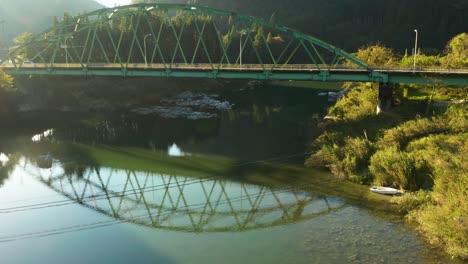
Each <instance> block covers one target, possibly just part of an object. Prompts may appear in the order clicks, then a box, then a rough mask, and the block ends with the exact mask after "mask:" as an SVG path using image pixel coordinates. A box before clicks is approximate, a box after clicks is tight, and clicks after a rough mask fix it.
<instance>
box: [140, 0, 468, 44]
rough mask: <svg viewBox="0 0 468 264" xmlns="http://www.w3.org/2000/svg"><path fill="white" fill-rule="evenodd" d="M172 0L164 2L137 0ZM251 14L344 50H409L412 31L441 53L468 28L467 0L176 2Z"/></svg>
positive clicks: (198, 0) (207, 0) (183, 0)
mask: <svg viewBox="0 0 468 264" xmlns="http://www.w3.org/2000/svg"><path fill="white" fill-rule="evenodd" d="M133 2H134V3H137V2H151V3H152V2H161V3H163V2H168V1H165V0H133ZM171 2H174V3H187V2H190V3H194V4H199V5H204V6H209V7H213V8H220V9H225V10H232V11H235V12H239V13H242V14H248V15H253V16H256V17H260V18H263V19H266V20H270V19H272V20H273V21H275V22H276V23H278V24H281V25H285V26H289V27H292V28H295V29H298V30H300V31H302V32H305V33H308V34H311V35H313V36H315V37H318V38H320V39H323V40H325V41H328V42H330V43H331V44H333V45H335V46H337V47H340V48H342V49H344V50H357V49H358V48H359V47H362V46H364V45H367V44H368V43H377V42H378V43H381V44H383V45H385V46H389V47H392V48H393V49H395V50H397V51H398V52H400V53H404V51H405V49H408V52H411V47H412V46H413V45H414V44H413V43H414V32H413V30H414V29H418V31H419V32H420V43H421V48H422V51H423V52H425V53H438V52H440V51H442V50H443V49H444V48H445V43H446V40H447V39H450V38H451V37H453V36H455V35H457V34H459V33H461V32H463V31H466V29H467V28H468V17H467V16H466V14H468V1H466V0H447V1H440V0H414V1H407V0H361V1H355V0H338V1H329V0H290V1H284V0H270V1H264V0H236V1H232V0H174V1H171Z"/></svg>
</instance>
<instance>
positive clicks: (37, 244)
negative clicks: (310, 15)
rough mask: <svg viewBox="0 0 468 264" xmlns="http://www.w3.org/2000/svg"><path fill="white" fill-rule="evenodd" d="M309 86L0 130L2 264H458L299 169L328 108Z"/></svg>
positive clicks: (384, 205)
mask: <svg viewBox="0 0 468 264" xmlns="http://www.w3.org/2000/svg"><path fill="white" fill-rule="evenodd" d="M317 93H318V92H317V91H316V90H286V89H280V88H274V87H269V88H263V89H257V90H246V91H245V90H244V91H236V92H226V93H225V94H224V95H223V100H228V101H229V102H231V103H233V104H234V107H233V109H232V110H230V111H221V112H219V111H218V112H216V114H217V115H218V117H216V118H211V119H208V120H188V119H181V118H175V119H174V118H172V119H165V118H160V117H158V116H155V115H146V116H141V115H135V114H115V115H94V116H77V115H60V116H57V115H53V114H50V113H47V114H35V115H29V116H26V117H25V116H23V117H21V118H20V119H21V120H22V122H20V123H18V125H17V126H8V127H6V126H2V127H1V131H0V153H1V154H0V223H1V224H0V254H1V256H2V263H364V262H366V263H448V262H450V263H457V262H454V261H451V260H450V259H449V258H447V257H446V256H443V255H442V254H440V253H438V251H437V250H434V249H432V248H430V247H429V246H428V245H427V244H425V243H424V242H423V241H422V240H421V239H420V238H419V237H418V235H417V234H416V233H415V232H414V230H412V229H411V228H410V227H408V226H407V225H406V224H405V223H404V222H403V221H402V220H401V219H400V217H399V216H398V215H396V214H395V213H393V212H392V209H391V207H390V206H389V205H388V198H386V197H381V196H378V195H375V194H371V193H369V191H368V190H367V188H366V187H364V186H357V185H353V184H350V183H342V182H337V181H335V180H333V178H331V177H330V175H329V174H328V173H326V172H321V171H315V170H310V169H305V168H303V166H302V162H303V160H304V158H305V155H304V152H306V151H307V144H308V142H309V141H310V139H311V137H312V135H314V132H316V131H317V129H316V121H315V120H316V119H315V116H316V115H323V113H324V112H325V108H326V106H327V102H326V100H325V98H321V97H319V96H318V95H317ZM49 157H50V158H51V159H52V164H51V167H50V168H48V167H49V166H47V164H46V166H44V164H42V165H41V166H39V165H38V164H41V161H44V160H46V161H47V160H48V159H49ZM42 163H43V162H42ZM46 163H47V162H46ZM40 167H46V168H40Z"/></svg>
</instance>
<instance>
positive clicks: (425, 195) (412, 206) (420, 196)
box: [391, 190, 432, 214]
mask: <svg viewBox="0 0 468 264" xmlns="http://www.w3.org/2000/svg"><path fill="white" fill-rule="evenodd" d="M391 201H392V202H393V203H395V204H397V205H398V208H399V210H400V211H401V212H402V213H405V214H407V213H409V212H411V211H414V210H416V209H419V208H421V207H422V206H425V205H429V204H431V203H432V198H431V192H429V191H425V190H419V191H416V192H408V193H405V194H404V195H403V196H395V197H393V198H392V200H391Z"/></svg>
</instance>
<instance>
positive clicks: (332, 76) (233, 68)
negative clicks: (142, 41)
mask: <svg viewBox="0 0 468 264" xmlns="http://www.w3.org/2000/svg"><path fill="white" fill-rule="evenodd" d="M0 68H2V69H3V70H4V71H5V72H7V73H9V74H13V75H36V74H38V75H74V76H76V75H83V76H149V77H187V78H190V77H193V78H230V79H260V80H313V81H358V82H388V83H415V84H431V83H440V84H446V85H457V86H467V85H468V69H440V68H417V69H416V70H415V71H414V70H413V69H409V68H387V69H376V70H374V72H378V73H382V76H388V80H385V79H382V78H379V77H378V76H377V77H376V76H371V75H370V73H371V71H370V70H364V69H360V68H356V67H345V66H343V65H337V66H336V67H334V68H331V67H329V66H327V65H311V64H296V65H273V64H243V65H239V64H218V65H213V64H207V63H206V64H204V63H199V64H175V63H174V64H144V63H129V64H120V63H109V64H106V63H89V64H78V63H54V64H43V63H41V64H35V63H23V64H22V65H18V64H16V65H14V64H12V63H9V64H3V65H0Z"/></svg>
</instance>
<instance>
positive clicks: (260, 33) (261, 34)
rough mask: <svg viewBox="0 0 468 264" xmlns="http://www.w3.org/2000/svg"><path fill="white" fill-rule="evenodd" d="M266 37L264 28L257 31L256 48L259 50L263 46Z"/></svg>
mask: <svg viewBox="0 0 468 264" xmlns="http://www.w3.org/2000/svg"><path fill="white" fill-rule="evenodd" d="M264 37H265V36H264V31H263V27H259V28H258V30H257V34H255V38H254V45H255V47H257V48H259V47H261V46H262V44H263V38H264Z"/></svg>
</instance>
